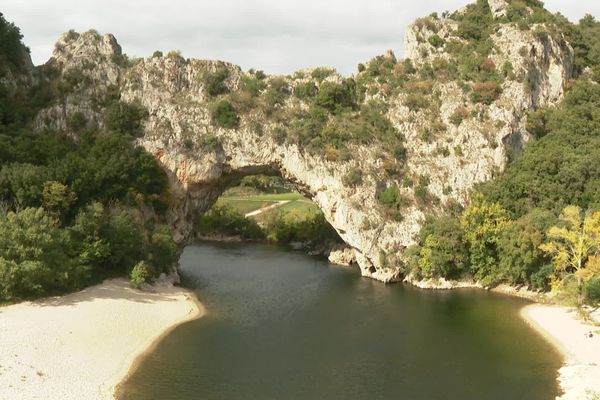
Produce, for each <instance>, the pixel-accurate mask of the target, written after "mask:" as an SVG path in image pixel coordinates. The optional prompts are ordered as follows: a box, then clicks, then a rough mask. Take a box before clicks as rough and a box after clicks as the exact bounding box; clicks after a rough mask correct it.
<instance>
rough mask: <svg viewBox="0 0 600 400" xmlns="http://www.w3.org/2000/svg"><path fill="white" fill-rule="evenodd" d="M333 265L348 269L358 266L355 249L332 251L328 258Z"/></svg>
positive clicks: (345, 248) (339, 248)
mask: <svg viewBox="0 0 600 400" xmlns="http://www.w3.org/2000/svg"><path fill="white" fill-rule="evenodd" d="M327 259H328V260H329V262H330V263H331V264H335V265H344V266H346V267H349V266H351V265H352V264H356V257H355V256H354V249H353V248H351V247H338V248H335V249H332V250H331V251H330V252H329V256H328V257H327Z"/></svg>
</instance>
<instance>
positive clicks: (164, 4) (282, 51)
mask: <svg viewBox="0 0 600 400" xmlns="http://www.w3.org/2000/svg"><path fill="white" fill-rule="evenodd" d="M468 2H470V1H469V0H420V1H412V0H411V1H399V0H369V1H357V0H219V1H214V0H196V1H193V0H145V1H142V0H131V1H128V2H123V1H121V0H118V1H117V0H102V1H100V0H88V1H80V0H55V1H51V2H50V1H47V0H28V1H26V2H24V1H22V0H3V2H2V3H3V4H2V12H4V14H5V17H6V18H7V19H8V20H10V21H14V22H15V23H16V24H17V25H18V26H19V27H20V28H21V31H22V32H23V34H24V36H25V42H26V44H27V45H28V46H29V47H30V48H31V50H32V58H33V60H34V62H35V63H36V64H41V63H44V62H45V61H46V60H47V59H48V58H50V56H51V53H52V48H53V46H54V42H55V41H56V39H57V38H58V36H59V35H60V34H61V33H63V32H65V31H67V30H69V29H75V30H78V31H85V30H88V29H90V28H95V29H97V30H98V31H100V32H102V33H105V32H110V33H113V34H114V35H115V36H116V37H117V40H118V41H119V43H120V44H121V46H122V47H123V50H124V51H125V52H126V53H128V54H129V55H130V56H148V55H150V54H152V52H153V51H154V50H162V51H169V50H174V49H179V50H181V51H182V52H183V54H184V55H185V56H187V57H194V58H204V59H221V60H226V61H231V62H233V63H236V64H239V65H240V66H242V68H244V69H248V68H252V67H254V68H258V69H263V70H265V71H266V72H269V73H291V72H293V71H295V70H298V69H301V68H306V67H311V66H319V65H328V66H333V67H335V68H337V69H338V70H339V71H340V72H342V73H344V74H348V73H351V72H353V71H354V70H355V69H356V65H357V64H358V63H359V62H364V61H367V60H369V59H370V58H372V57H373V56H375V55H377V54H382V53H384V52H385V51H386V50H387V49H392V50H394V51H395V52H396V54H398V55H401V54H402V51H403V37H404V31H405V29H406V26H407V25H408V24H409V23H411V22H412V21H413V20H414V19H416V18H418V17H420V16H423V15H428V14H430V13H431V12H433V11H438V12H441V11H444V10H455V9H457V8H459V7H461V6H463V5H465V4H466V3H468ZM598 3H599V2H597V0H578V1H577V2H573V1H572V0H549V1H547V6H548V8H549V9H550V10H552V11H560V12H562V13H563V14H565V15H566V16H567V17H569V18H571V19H578V18H580V17H581V16H583V14H585V12H590V13H592V14H594V15H600V4H598Z"/></svg>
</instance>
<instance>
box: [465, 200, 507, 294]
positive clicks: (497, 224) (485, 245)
mask: <svg viewBox="0 0 600 400" xmlns="http://www.w3.org/2000/svg"><path fill="white" fill-rule="evenodd" d="M508 221H509V220H508V214H507V212H506V210H505V209H504V208H502V206H501V205H500V204H498V203H490V202H488V201H487V200H485V199H484V198H483V196H482V195H480V194H477V195H475V197H474V199H473V202H472V204H471V206H470V207H469V208H467V209H466V210H465V212H464V213H463V214H462V216H461V219H460V222H461V226H462V227H463V229H464V235H465V240H466V242H467V243H468V246H469V253H470V254H471V257H470V258H471V271H472V272H473V275H474V277H475V278H476V279H478V280H481V281H482V282H483V283H484V284H492V283H495V282H496V281H497V280H498V278H499V271H498V268H497V264H498V248H497V246H498V242H499V240H500V236H501V234H502V232H503V231H504V229H506V227H507V225H508Z"/></svg>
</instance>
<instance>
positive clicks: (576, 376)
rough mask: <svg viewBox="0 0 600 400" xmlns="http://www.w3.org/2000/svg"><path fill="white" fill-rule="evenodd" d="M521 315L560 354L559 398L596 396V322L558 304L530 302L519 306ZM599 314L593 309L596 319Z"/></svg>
mask: <svg viewBox="0 0 600 400" xmlns="http://www.w3.org/2000/svg"><path fill="white" fill-rule="evenodd" d="M521 316H522V317H523V318H524V319H525V321H527V322H528V323H529V324H530V325H531V326H532V327H533V328H535V329H536V330H537V331H538V332H539V333H540V334H542V335H543V336H544V337H545V338H546V339H547V340H548V341H549V342H550V343H552V344H553V345H554V347H555V348H556V349H557V350H558V351H560V353H561V354H562V355H563V357H564V365H563V367H562V368H561V369H560V370H559V377H558V382H559V385H560V387H561V389H562V390H563V391H564V394H563V395H562V396H560V397H559V399H560V400H596V399H598V398H600V397H597V396H600V326H597V325H596V326H594V325H592V324H590V323H586V322H584V321H583V320H581V319H580V318H579V315H578V314H577V311H576V310H574V309H570V308H566V307H559V306H551V305H543V304H531V305H529V306H526V307H524V308H523V309H522V310H521ZM599 317H600V313H599V312H596V316H595V319H596V321H598V318H599ZM590 333H591V337H590ZM594 394H595V396H594Z"/></svg>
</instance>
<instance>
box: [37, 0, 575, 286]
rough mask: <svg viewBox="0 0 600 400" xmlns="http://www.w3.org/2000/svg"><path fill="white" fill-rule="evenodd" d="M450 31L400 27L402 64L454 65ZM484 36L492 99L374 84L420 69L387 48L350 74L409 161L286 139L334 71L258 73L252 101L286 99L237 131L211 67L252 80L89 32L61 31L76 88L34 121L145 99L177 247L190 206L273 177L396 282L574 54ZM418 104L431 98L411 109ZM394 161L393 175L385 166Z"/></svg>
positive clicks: (457, 88)
mask: <svg viewBox="0 0 600 400" xmlns="http://www.w3.org/2000/svg"><path fill="white" fill-rule="evenodd" d="M490 6H491V9H492V12H493V13H494V16H495V17H498V18H500V17H502V16H503V15H504V13H505V6H506V3H505V2H504V1H500V0H494V1H492V0H490ZM456 30H457V22H456V21H455V20H452V19H438V18H433V17H429V18H425V19H422V20H419V21H417V23H415V24H414V25H412V26H410V28H409V29H408V31H407V34H406V38H405V49H406V58H407V59H410V60H412V66H413V67H414V68H416V70H417V71H421V72H422V71H424V69H426V68H432V70H433V71H435V68H437V67H436V66H437V65H440V64H441V63H443V62H444V60H445V62H446V64H444V65H446V67H445V68H446V69H445V70H444V71H446V70H449V69H448V62H449V61H450V63H451V62H452V60H453V58H452V55H451V54H450V53H449V52H448V51H447V47H443V46H441V45H440V43H442V42H448V41H451V40H453V41H455V42H456V43H458V44H459V45H460V42H461V39H460V38H456V39H453V37H454V36H455V32H456ZM434 36H435V38H434ZM491 40H492V42H493V46H492V47H493V48H492V50H491V52H490V55H489V60H488V59H486V60H485V63H486V64H485V65H483V67H481V68H489V69H490V70H491V69H492V68H493V69H494V70H495V69H498V70H500V68H501V66H503V67H505V68H506V71H507V72H506V74H505V75H506V77H505V78H503V80H502V82H501V84H500V88H496V89H494V90H497V92H498V95H497V96H496V97H494V98H493V99H492V100H491V101H489V102H484V103H481V102H479V103H478V102H474V101H473V100H472V99H471V96H472V94H471V93H472V92H473V89H472V88H471V86H472V85H471V84H470V83H465V82H461V81H460V80H458V79H452V78H445V79H442V78H441V77H440V76H439V74H438V75H436V74H435V73H434V74H433V77H431V76H430V77H429V78H426V79H422V78H418V79H417V78H411V79H412V80H406V82H404V83H403V85H402V86H401V87H400V88H399V89H398V88H394V87H391V85H390V84H389V82H386V81H384V79H382V78H381V77H380V78H377V79H370V78H369V77H370V76H371V75H372V74H373V66H374V65H375V64H374V63H381V64H386V63H388V64H389V65H390V66H391V67H390V71H391V72H390V74H396V73H398V74H400V75H401V76H405V75H406V74H412V75H410V76H424V75H425V73H421V72H417V73H415V72H406V71H407V70H408V69H410V68H412V67H411V66H410V64H411V63H407V62H402V61H399V60H396V59H395V56H394V55H393V53H388V54H386V55H384V56H380V57H378V58H376V59H374V60H373V61H371V62H370V63H368V64H367V66H366V67H364V68H362V69H361V72H359V73H357V74H356V75H355V76H353V77H351V78H350V79H351V80H352V82H359V83H361V82H362V83H361V85H362V86H361V87H363V88H364V96H363V97H362V98H360V100H359V102H360V104H359V107H360V105H361V104H362V105H365V104H368V103H369V102H379V103H382V104H385V105H386V110H385V111H384V113H385V117H387V118H388V119H389V120H390V121H391V122H392V123H393V125H394V127H395V128H396V130H397V131H398V132H400V133H401V134H402V135H403V137H404V142H403V143H404V147H405V149H406V157H405V158H404V159H402V160H401V161H398V160H397V159H393V158H390V157H389V153H390V149H387V148H385V146H381V145H371V144H366V143H356V142H351V141H349V142H348V143H347V144H345V146H346V148H347V150H348V153H349V156H346V157H338V156H335V157H333V156H329V155H323V153H319V152H316V151H311V150H309V149H308V148H307V147H306V146H303V145H302V144H301V143H295V142H293V141H287V140H285V139H282V138H281V132H282V130H283V129H287V128H289V126H290V124H291V122H290V121H291V120H292V119H294V118H296V119H298V118H300V119H301V118H302V117H301V115H304V114H302V113H303V112H307V111H306V110H308V109H309V104H308V103H307V101H306V100H305V99H302V98H301V96H293V95H291V93H294V92H295V89H296V88H299V87H301V85H303V84H306V83H307V82H309V81H310V82H313V81H314V85H315V88H316V89H317V90H318V89H320V88H321V87H323V85H325V84H326V83H327V82H330V83H338V84H339V83H340V82H346V81H347V80H346V79H344V78H343V77H341V76H339V75H337V74H335V73H330V74H323V76H320V77H317V78H316V79H315V77H316V76H318V74H316V73H315V71H302V72H300V73H297V74H295V75H294V76H287V77H265V78H264V79H262V78H261V80H262V81H263V82H264V85H265V86H264V87H263V88H261V89H259V92H260V93H259V94H258V95H257V96H258V97H257V99H258V100H256V102H258V103H260V104H262V103H261V102H269V101H270V100H269V99H265V98H264V97H261V96H263V95H264V93H265V91H267V89H266V88H272V87H275V85H276V83H277V85H279V86H281V85H282V83H281V82H283V83H284V84H285V85H286V86H287V88H288V89H287V90H288V94H290V95H288V96H287V97H285V98H284V99H283V100H281V101H280V102H279V103H278V104H277V105H276V106H274V107H275V111H276V112H272V110H270V109H267V108H265V107H260V106H249V107H248V109H247V110H245V111H243V112H239V122H238V123H237V124H236V125H235V126H233V127H227V128H225V127H222V126H219V125H218V124H216V123H215V121H214V118H213V117H212V116H211V104H213V105H214V103H215V101H216V100H217V99H218V98H219V95H216V96H215V95H214V94H211V93H210V90H209V88H208V87H207V80H206V76H207V74H214V73H216V72H218V71H224V70H226V73H225V74H224V76H225V78H224V81H223V82H222V84H223V85H224V92H226V93H237V92H238V91H239V90H240V86H241V84H242V80H243V79H244V77H246V78H248V77H253V78H254V77H256V74H253V73H250V72H248V73H247V72H243V71H242V70H241V69H240V68H239V67H237V66H235V65H232V64H229V63H224V62H219V61H202V60H192V59H185V58H183V57H181V56H180V55H179V54H175V53H173V54H169V55H167V56H162V55H160V54H156V55H154V56H153V57H149V58H145V59H137V60H128V59H127V58H126V57H125V56H124V55H123V54H122V53H121V48H120V46H119V45H118V44H117V42H116V40H115V38H114V37H113V36H112V35H104V36H100V35H99V34H97V33H96V32H95V31H90V32H86V33H82V34H78V33H74V32H70V33H67V34H65V35H63V36H62V37H61V38H60V40H59V42H58V43H57V45H56V48H55V51H54V55H53V58H52V59H51V60H50V61H49V63H48V67H51V68H52V69H53V70H55V71H58V76H59V79H62V80H69V79H70V81H72V85H71V87H70V91H69V92H68V93H66V95H65V97H64V99H63V100H62V101H60V102H57V103H56V104H55V105H53V106H51V107H48V108H46V109H45V110H43V111H42V112H40V114H39V115H38V117H37V119H36V126H37V127H39V128H43V127H54V128H59V129H66V130H68V129H69V127H68V123H67V122H68V120H69V117H70V116H71V115H73V114H74V113H82V114H84V115H85V116H86V118H87V120H88V124H90V125H96V126H98V127H100V128H102V126H103V123H104V121H103V119H102V111H103V107H104V104H105V100H106V99H107V98H109V97H110V96H116V97H117V98H119V99H120V100H121V101H124V102H129V103H132V102H139V103H141V104H142V105H143V106H144V107H145V108H146V109H147V110H148V113H149V118H148V120H147V122H146V124H145V128H144V135H143V137H141V138H139V139H138V140H139V143H140V144H141V145H142V146H143V147H145V148H146V149H147V150H148V151H149V152H151V153H152V154H154V155H155V156H156V158H157V159H158V160H159V161H160V163H161V164H162V165H163V167H164V168H165V170H166V171H167V173H168V175H169V177H170V181H171V185H172V202H171V208H170V210H169V212H168V215H169V220H170V223H171V224H172V226H173V227H174V228H175V229H176V232H177V233H178V235H179V237H178V239H179V240H180V241H184V240H186V239H188V238H191V237H192V235H193V232H192V229H193V227H192V224H191V215H192V213H193V212H195V211H197V212H203V211H205V210H207V209H208V208H209V207H210V206H211V205H212V204H213V203H214V202H215V201H216V199H217V198H218V196H219V195H220V194H221V193H222V191H223V190H224V189H225V188H226V186H227V185H228V184H229V183H230V182H231V181H232V180H234V179H236V178H238V177H241V176H244V175H249V174H256V173H266V174H279V175H281V176H282V177H283V178H285V179H286V180H288V181H290V182H292V183H294V184H295V185H296V187H297V188H298V190H299V191H301V192H302V193H304V194H306V195H307V196H309V197H310V198H312V199H313V201H314V202H315V203H316V204H317V205H318V206H319V207H320V208H321V209H322V210H323V213H324V214H325V217H326V219H327V220H328V221H329V222H330V223H331V225H332V226H333V227H334V228H335V229H336V230H337V232H338V233H339V235H340V237H341V238H342V239H343V240H344V241H345V242H346V243H347V244H348V245H349V246H350V247H351V248H352V249H353V251H354V253H355V256H356V260H357V262H358V264H359V265H360V267H361V271H362V273H363V275H364V276H368V277H372V278H375V279H378V280H381V281H384V282H390V281H394V280H398V279H400V278H401V275H402V269H401V267H402V259H403V258H402V253H403V251H404V250H405V249H406V248H407V247H408V246H410V245H411V244H413V243H414V235H415V234H416V233H417V232H418V230H419V227H420V224H421V223H422V220H423V218H424V215H425V213H426V212H436V210H440V209H442V208H443V207H444V205H446V204H448V202H450V201H457V202H459V203H461V204H466V202H467V201H468V196H469V191H470V189H471V188H472V187H473V186H474V185H475V184H476V183H478V182H481V181H485V180H488V179H490V178H491V177H492V176H493V175H494V174H495V173H497V172H498V171H500V170H502V169H503V168H504V166H505V163H506V161H507V159H508V156H509V155H510V154H511V153H512V152H515V151H516V152H518V151H519V150H520V149H521V148H522V146H523V145H524V144H525V143H527V141H528V140H530V137H529V135H528V134H527V132H526V131H525V129H524V125H525V121H526V115H527V113H528V111H529V110H531V109H533V108H535V107H539V106H543V105H546V104H549V103H553V102H556V101H558V100H560V99H561V97H562V94H563V87H564V85H565V83H566V82H567V81H568V80H569V79H570V78H571V75H572V63H573V51H572V49H571V47H570V46H569V45H568V44H567V43H566V42H565V41H564V39H563V38H562V36H561V35H541V34H538V33H537V31H535V30H522V29H519V28H518V27H517V26H516V24H511V23H501V24H500V25H499V26H498V29H496V30H495V31H494V33H493V34H492V35H491ZM440 41H442V42H440ZM509 67H510V68H509ZM398 71H400V72H398ZM425 72H426V71H425ZM369 74H371V75H369ZM402 74H404V75H402ZM419 74H420V75H419ZM390 76H391V75H390ZM73 77H75V78H76V79H75V78H73ZM367 78H369V79H367ZM473 87H475V85H473ZM476 89H478V88H476ZM417 94H418V96H420V97H419V98H417V99H415V96H417ZM236 99H237V101H238V103H236V104H245V103H243V102H242V101H241V100H240V99H239V96H238V97H237V98H236ZM422 99H425V100H426V104H427V105H426V106H423V105H420V104H419V103H418V102H417V103H415V101H416V100H422ZM488 103H489V104H488ZM414 104H416V105H414ZM237 108H238V111H239V110H241V109H242V106H241V105H239V106H237ZM298 116H300V117H298ZM338 129H339V127H338ZM334 150H335V149H334ZM334 153H335V152H334ZM390 169H391V170H394V169H395V170H397V171H400V172H395V173H389V170H390ZM356 171H358V172H360V176H361V179H356V180H354V181H352V182H349V179H348V176H349V174H351V173H356ZM416 182H420V183H419V184H418V185H417V184H416ZM392 186H395V187H397V188H398V190H399V196H402V198H403V199H406V201H405V203H406V204H405V205H404V206H403V209H402V210H401V218H400V217H398V218H390V216H389V214H388V213H387V212H386V210H385V209H384V207H382V205H381V202H380V201H379V198H380V196H381V193H382V192H383V191H384V190H385V189H386V188H389V187H392ZM423 191H425V192H426V193H425V194H424V193H423Z"/></svg>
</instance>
